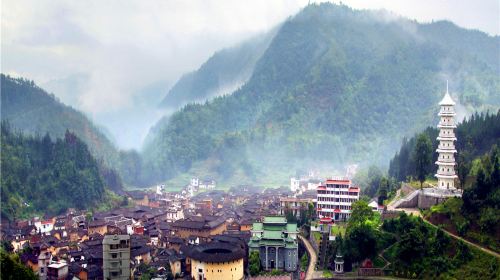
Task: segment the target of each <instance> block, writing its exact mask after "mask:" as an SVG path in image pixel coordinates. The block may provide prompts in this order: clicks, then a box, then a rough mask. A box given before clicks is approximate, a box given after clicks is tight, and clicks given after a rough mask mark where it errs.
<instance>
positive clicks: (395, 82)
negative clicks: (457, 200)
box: [143, 4, 500, 184]
mask: <svg viewBox="0 0 500 280" xmlns="http://www.w3.org/2000/svg"><path fill="white" fill-rule="evenodd" d="M499 43H500V39H499V37H498V36H497V37H491V36H488V35H486V34H484V33H482V32H479V31H473V30H465V29H462V28H459V27H457V26H456V25H454V24H452V23H450V22H446V21H440V22H434V23H428V24H419V23H417V22H415V21H410V20H407V19H404V18H400V17H395V16H388V14H387V13H384V12H380V11H368V10H362V11H360V10H353V9H351V8H349V7H347V6H343V5H334V4H320V5H309V6H308V7H306V8H305V9H304V10H302V11H301V12H300V13H299V14H297V15H296V16H294V17H292V18H290V19H289V20H287V21H286V22H285V23H283V24H282V25H281V26H280V28H279V30H278V31H277V33H276V34H275V35H274V37H273V38H272V41H271V42H270V44H269V46H268V47H267V48H266V49H265V51H264V52H263V54H262V55H261V56H260V58H259V59H258V60H257V61H256V63H255V66H254V67H253V71H252V75H251V77H250V78H249V80H248V81H247V82H246V83H245V84H244V85H243V86H242V87H241V88H240V89H238V90H236V91H235V92H234V93H233V94H231V95H225V96H221V97H216V98H214V99H213V100H211V101H209V102H206V103H204V104H188V105H186V106H185V107H183V108H182V109H181V110H180V111H179V112H176V113H174V114H173V115H172V116H170V117H168V118H167V117H165V118H163V119H162V120H160V122H159V123H157V124H156V126H155V129H154V132H152V133H151V134H150V135H149V136H148V140H147V142H146V144H145V147H144V151H143V156H144V162H145V164H146V168H145V169H144V170H145V171H146V172H148V173H149V174H148V175H147V177H148V178H150V179H152V180H153V181H159V180H164V179H169V178H174V177H176V176H179V175H182V176H181V177H182V178H187V177H188V176H191V175H197V176H204V175H210V176H214V177H216V178H217V179H220V180H221V181H223V182H227V183H237V182H240V183H242V182H254V183H255V184H262V183H265V182H269V180H273V179H271V178H272V177H275V178H274V179H276V180H275V181H276V182H281V183H286V181H287V178H288V176H290V175H292V174H294V173H295V170H296V169H301V168H308V167H311V166H314V164H315V163H316V165H318V167H321V166H322V165H323V163H324V164H327V165H329V166H331V168H341V167H342V166H344V165H346V164H347V163H361V164H363V163H368V162H371V163H376V164H387V157H386V155H387V154H388V153H389V154H392V153H393V152H394V151H395V150H396V148H397V147H398V146H399V144H400V141H401V139H402V138H403V137H404V136H409V135H412V134H413V133H415V132H416V131H419V130H421V129H423V128H424V127H426V126H428V125H432V124H434V123H436V122H437V116H436V113H437V110H438V105H437V103H438V102H439V100H440V99H441V98H442V95H443V94H444V90H445V83H446V80H449V82H450V90H451V91H452V92H453V93H454V95H455V96H454V97H455V98H456V99H457V100H456V101H457V102H459V103H460V104H461V105H462V106H463V109H464V111H467V112H473V111H475V110H479V111H483V110H496V109H498V108H499V107H500V95H499V94H498V92H500V78H499V74H500V67H499V65H498V60H497V59H496V58H497V53H498V52H497V51H498V45H499ZM214 57H217V56H216V55H214ZM214 57H213V58H214ZM213 58H211V59H213ZM209 61H210V60H209ZM209 61H207V62H206V63H205V64H204V65H203V66H202V67H201V68H200V70H199V71H197V72H195V73H191V74H190V75H191V77H193V75H194V76H195V77H196V79H197V80H203V79H208V78H209V77H210V75H212V73H210V72H205V71H201V70H202V69H204V68H206V67H207V66H206V65H209ZM204 76H206V77H204ZM193 79H194V78H193ZM185 83H187V82H185V81H184V82H183V81H182V79H181V80H180V81H179V82H178V83H177V84H176V86H177V85H179V84H185ZM188 84H189V83H188ZM191 84H192V83H191ZM228 84H230V83H228ZM174 88H175V86H174ZM174 88H173V89H174ZM173 89H172V90H173ZM171 92H172V91H171ZM179 92H181V91H179ZM190 94H192V92H190V93H189V94H186V95H190ZM169 95H170V93H169ZM169 95H167V97H168V96H169ZM319 162H323V163H322V164H319ZM310 164H312V165H310ZM277 177H279V178H277ZM179 178H180V177H179Z"/></svg>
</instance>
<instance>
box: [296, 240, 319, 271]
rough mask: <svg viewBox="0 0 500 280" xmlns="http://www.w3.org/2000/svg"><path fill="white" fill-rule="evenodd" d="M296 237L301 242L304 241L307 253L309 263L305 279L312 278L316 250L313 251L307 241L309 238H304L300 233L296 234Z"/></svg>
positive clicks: (316, 257)
mask: <svg viewBox="0 0 500 280" xmlns="http://www.w3.org/2000/svg"><path fill="white" fill-rule="evenodd" d="M298 237H299V239H300V240H301V241H302V243H304V246H305V247H306V250H307V253H308V254H309V265H308V266H307V271H306V280H311V279H314V277H313V275H314V267H315V266H316V261H317V259H318V256H317V255H316V251H314V248H313V247H312V245H311V243H309V240H307V239H306V238H304V237H303V236H302V235H298Z"/></svg>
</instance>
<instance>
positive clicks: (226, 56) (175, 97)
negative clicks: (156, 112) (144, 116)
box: [161, 29, 276, 109]
mask: <svg viewBox="0 0 500 280" xmlns="http://www.w3.org/2000/svg"><path fill="white" fill-rule="evenodd" d="M275 33H276V29H273V30H271V31H269V32H267V33H265V34H261V35H259V36H256V37H254V38H251V39H249V40H247V41H245V42H243V43H241V44H239V45H237V46H235V47H231V48H227V49H223V50H221V51H218V52H216V53H214V54H213V55H212V56H211V57H210V58H209V59H208V60H207V61H206V62H205V63H203V65H201V66H200V68H199V69H198V70H196V71H194V72H191V73H187V74H184V75H183V76H182V77H181V78H180V79H179V81H177V82H176V83H175V85H174V86H173V87H172V88H171V89H170V90H169V92H168V94H167V95H166V96H165V98H164V99H163V100H162V102H161V106H164V107H167V108H172V109H179V108H181V106H182V105H186V104H188V103H193V102H203V101H205V100H207V99H209V98H211V97H215V96H218V95H223V94H230V93H232V92H233V91H234V90H236V89H238V87H239V86H241V85H242V84H244V83H245V82H246V81H248V79H249V78H250V76H251V75H252V73H253V69H254V67H255V63H256V62H257V60H258V59H259V58H260V57H261V56H262V53H263V52H264V51H265V49H266V48H267V47H268V46H269V43H270V42H271V40H272V38H273V36H274V34H275Z"/></svg>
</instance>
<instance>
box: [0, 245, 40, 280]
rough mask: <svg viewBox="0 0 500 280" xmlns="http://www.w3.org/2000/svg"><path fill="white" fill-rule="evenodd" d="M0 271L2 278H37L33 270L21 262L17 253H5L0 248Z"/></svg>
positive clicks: (27, 279)
mask: <svg viewBox="0 0 500 280" xmlns="http://www.w3.org/2000/svg"><path fill="white" fill-rule="evenodd" d="M0 272H1V276H2V279H4V280H16V279H26V280H35V279H38V277H37V276H36V275H35V273H34V272H33V270H31V269H30V268H28V267H26V266H24V265H23V264H22V263H21V261H20V260H19V257H18V256H17V255H14V254H7V253H6V252H4V251H3V250H0Z"/></svg>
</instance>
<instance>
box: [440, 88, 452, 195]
mask: <svg viewBox="0 0 500 280" xmlns="http://www.w3.org/2000/svg"><path fill="white" fill-rule="evenodd" d="M439 105H440V106H441V110H440V111H439V114H438V116H439V117H440V121H439V124H438V126H437V127H438V128H439V136H438V138H437V140H438V141H439V146H438V148H437V150H436V152H437V153H438V154H439V156H438V159H437V161H436V165H437V166H438V169H437V172H436V175H435V176H436V177H437V179H438V186H437V187H438V188H439V189H449V190H455V189H456V188H455V179H456V178H457V175H456V173H455V153H456V152H457V150H456V149H455V141H457V138H456V137H455V131H454V129H455V128H456V127H457V126H456V124H455V115H456V114H455V102H454V101H453V99H452V98H451V96H450V93H449V92H448V83H446V94H445V95H444V97H443V100H441V102H439Z"/></svg>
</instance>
